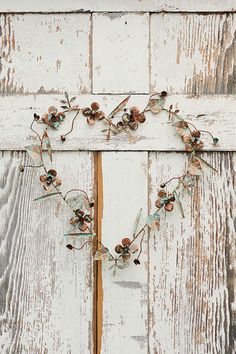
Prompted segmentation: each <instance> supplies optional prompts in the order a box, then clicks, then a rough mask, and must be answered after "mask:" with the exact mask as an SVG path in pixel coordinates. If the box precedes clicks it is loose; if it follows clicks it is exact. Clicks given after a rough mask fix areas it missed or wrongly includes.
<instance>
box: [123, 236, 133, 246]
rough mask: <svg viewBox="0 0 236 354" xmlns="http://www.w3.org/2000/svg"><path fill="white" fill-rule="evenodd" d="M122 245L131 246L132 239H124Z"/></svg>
mask: <svg viewBox="0 0 236 354" xmlns="http://www.w3.org/2000/svg"><path fill="white" fill-rule="evenodd" d="M121 243H122V245H123V246H129V245H130V244H131V240H130V238H128V237H126V238H123V239H122V241H121Z"/></svg>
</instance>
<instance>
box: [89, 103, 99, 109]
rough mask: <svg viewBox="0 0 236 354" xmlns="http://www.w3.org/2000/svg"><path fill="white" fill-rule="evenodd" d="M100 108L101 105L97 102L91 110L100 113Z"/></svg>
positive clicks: (92, 104) (92, 105)
mask: <svg viewBox="0 0 236 354" xmlns="http://www.w3.org/2000/svg"><path fill="white" fill-rule="evenodd" d="M99 107H100V106H99V103H97V102H92V103H91V108H92V110H93V111H98V110H99Z"/></svg>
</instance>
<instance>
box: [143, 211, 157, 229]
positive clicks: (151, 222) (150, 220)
mask: <svg viewBox="0 0 236 354" xmlns="http://www.w3.org/2000/svg"><path fill="white" fill-rule="evenodd" d="M146 224H147V225H148V226H149V227H150V229H151V230H159V228H160V215H159V214H157V213H155V214H153V215H148V216H147V219H146Z"/></svg>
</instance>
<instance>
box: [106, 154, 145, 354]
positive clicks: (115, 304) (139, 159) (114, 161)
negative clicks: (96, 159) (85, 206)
mask: <svg viewBox="0 0 236 354" xmlns="http://www.w3.org/2000/svg"><path fill="white" fill-rule="evenodd" d="M102 173H103V192H104V193H103V220H102V242H103V243H104V244H105V245H106V246H107V247H108V248H109V249H110V251H111V252H112V253H113V254H115V251H114V248H115V246H116V245H117V244H119V243H120V242H121V240H122V238H124V237H132V230H133V223H134V220H135V217H136V215H137V213H138V211H139V209H140V208H141V207H142V208H143V213H144V215H146V213H147V192H148V185H147V183H148V181H147V176H148V175H147V173H148V165H147V153H145V152H144V153H139V154H135V153H130V152H125V153H124V152H120V153H115V152H110V153H103V154H102ZM143 250H144V251H143V254H142V256H141V265H140V266H135V265H134V263H133V262H131V265H130V267H129V268H128V269H123V270H118V271H117V274H116V275H115V277H113V275H112V271H109V269H108V268H109V264H104V265H103V269H102V284H103V323H102V325H103V327H102V349H101V353H104V354H105V353H113V354H118V353H120V352H121V348H123V349H122V350H123V351H124V352H125V353H131V352H132V353H137V354H143V353H146V352H147V350H148V349H147V348H148V338H147V331H148V330H147V277H148V273H147V261H148V256H147V244H146V242H144V244H143Z"/></svg>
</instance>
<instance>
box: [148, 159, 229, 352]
mask: <svg viewBox="0 0 236 354" xmlns="http://www.w3.org/2000/svg"><path fill="white" fill-rule="evenodd" d="M204 155H205V156H204V157H205V158H206V159H207V160H209V161H211V163H212V164H215V165H216V166H219V172H218V174H215V173H211V172H210V171H206V173H205V175H204V176H203V177H201V178H200V180H199V181H198V182H197V186H196V189H195V191H194V193H193V195H192V197H190V196H185V197H184V198H183V199H182V200H183V205H184V209H185V213H186V218H185V219H182V220H181V219H180V215H179V213H178V210H174V211H173V212H172V213H170V214H168V215H166V217H164V218H163V220H162V226H161V229H160V232H159V233H157V234H156V235H152V236H151V238H150V244H149V250H150V263H149V272H150V283H149V302H150V306H149V307H150V324H149V325H150V332H149V333H150V336H149V337H150V348H151V353H199V354H205V353H211V354H213V353H227V354H232V353H235V349H236V337H235V279H236V278H235V274H236V273H235V252H236V243H235V231H236V229H235V207H236V193H235V169H236V168H235V162H236V156H235V154H232V153H214V154H210V153H206V154H204ZM185 161H186V158H185V157H184V155H182V154H177V153H151V154H150V160H149V165H150V170H149V174H150V192H151V195H150V202H151V205H152V206H153V203H154V202H155V200H156V198H157V188H156V186H157V185H159V184H160V183H161V182H163V181H165V180H168V178H170V177H172V176H173V175H179V174H181V173H182V171H183V164H184V162H185Z"/></svg>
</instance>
